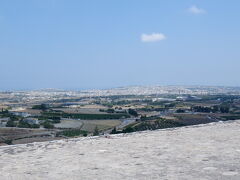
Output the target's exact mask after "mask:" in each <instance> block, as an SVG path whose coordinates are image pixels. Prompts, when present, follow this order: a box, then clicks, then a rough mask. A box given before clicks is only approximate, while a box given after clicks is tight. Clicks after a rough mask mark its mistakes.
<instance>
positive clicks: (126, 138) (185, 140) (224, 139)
mask: <svg viewBox="0 0 240 180" xmlns="http://www.w3.org/2000/svg"><path fill="white" fill-rule="evenodd" d="M0 179H1V180H9V179H11V180H16V179H17V180H22V179H23V180H25V179H27V180H28V179H29V180H30V179H31V180H32V179H34V180H35V179H36V180H38V179H44V180H45V179H50V180H60V179H63V180H66V179H67V180H81V179H82V180H90V179H91V180H92V179H99V180H101V179H104V180H106V179H107V180H108V179H111V180H112V179H114V180H116V179H137V180H141V179H184V180H185V179H190V180H192V179H197V180H199V179H202V180H203V179H209V180H213V179H218V180H220V179H227V180H228V179H232V180H239V179H240V121H231V122H224V123H221V122H219V123H212V124H207V125H199V126H189V127H183V128H176V129H165V130H157V131H145V132H141V133H132V134H126V135H115V136H109V137H94V138H77V139H71V140H58V141H51V142H41V143H32V144H24V145H14V146H2V147H0Z"/></svg>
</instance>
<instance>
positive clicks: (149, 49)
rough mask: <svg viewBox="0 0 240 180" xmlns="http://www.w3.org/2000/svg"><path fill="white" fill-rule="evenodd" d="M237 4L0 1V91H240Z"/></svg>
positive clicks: (202, 0) (234, 0) (214, 0)
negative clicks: (191, 88)
mask: <svg viewBox="0 0 240 180" xmlns="http://www.w3.org/2000/svg"><path fill="white" fill-rule="evenodd" d="M239 19H240V1H239V0H230V1H226V0H211V1H210V0H181V1H180V0H115V1H114V0H101V1H100V0H24V1H19V0H11V1H8V0H0V90H23V89H44V88H59V89H92V88H111V87H119V86H132V85H224V86H240V78H239V77H240V21H239Z"/></svg>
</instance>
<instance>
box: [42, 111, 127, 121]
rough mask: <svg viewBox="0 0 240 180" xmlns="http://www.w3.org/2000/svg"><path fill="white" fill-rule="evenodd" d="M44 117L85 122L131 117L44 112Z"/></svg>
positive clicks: (124, 115) (123, 115) (125, 115)
mask: <svg viewBox="0 0 240 180" xmlns="http://www.w3.org/2000/svg"><path fill="white" fill-rule="evenodd" d="M42 116H43V117H47V118H49V117H56V116H57V117H63V118H72V119H84V120H93V119H121V118H128V117H130V116H129V115H128V114H71V113H64V112H61V113H59V112H44V113H42Z"/></svg>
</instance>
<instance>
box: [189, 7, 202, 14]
mask: <svg viewBox="0 0 240 180" xmlns="http://www.w3.org/2000/svg"><path fill="white" fill-rule="evenodd" d="M188 12H190V13H192V14H205V13H206V11H205V10H204V9H201V8H198V7H197V6H195V5H193V6H191V7H190V8H188Z"/></svg>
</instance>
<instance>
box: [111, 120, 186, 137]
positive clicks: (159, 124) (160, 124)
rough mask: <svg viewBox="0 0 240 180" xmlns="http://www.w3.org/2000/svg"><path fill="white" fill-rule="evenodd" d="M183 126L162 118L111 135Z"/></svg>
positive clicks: (140, 123) (113, 132)
mask: <svg viewBox="0 0 240 180" xmlns="http://www.w3.org/2000/svg"><path fill="white" fill-rule="evenodd" d="M181 126H185V125H184V124H182V123H179V122H177V121H173V120H167V119H162V118H160V119H157V120H154V121H152V120H151V121H143V122H139V123H136V124H133V125H129V126H127V127H126V128H124V129H123V130H122V131H117V130H116V129H113V130H112V132H111V133H112V134H118V133H131V132H136V131H145V130H156V129H164V128H174V127H181Z"/></svg>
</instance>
